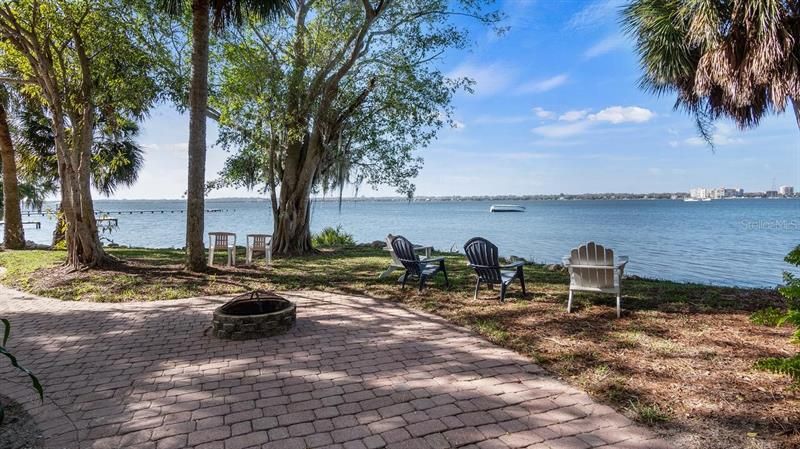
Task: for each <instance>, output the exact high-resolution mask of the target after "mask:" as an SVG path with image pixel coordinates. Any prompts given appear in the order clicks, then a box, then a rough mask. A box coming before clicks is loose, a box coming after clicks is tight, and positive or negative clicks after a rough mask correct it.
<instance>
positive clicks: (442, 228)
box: [25, 200, 800, 287]
mask: <svg viewBox="0 0 800 449" xmlns="http://www.w3.org/2000/svg"><path fill="white" fill-rule="evenodd" d="M518 204H522V205H524V206H526V207H527V212H525V213H506V214H492V213H489V206H490V205H491V203H490V202H482V201H474V202H414V203H408V202H405V201H396V202H382V201H374V202H373V201H369V202H346V203H344V204H343V205H342V210H341V213H340V212H339V208H338V205H337V204H336V203H333V202H317V203H315V204H314V206H313V219H312V230H313V231H315V232H316V231H319V230H320V229H322V228H324V227H326V226H336V225H342V227H343V228H344V229H345V230H346V231H347V232H350V233H352V234H353V235H354V237H355V238H356V240H357V241H359V242H371V241H373V240H382V239H383V238H384V237H385V236H386V234H387V233H393V234H402V235H404V236H406V237H408V238H409V239H410V240H411V241H413V242H415V243H424V244H429V245H433V246H434V247H436V248H437V249H444V250H449V249H451V248H452V249H455V250H459V251H461V250H462V245H463V244H464V242H466V241H467V240H468V239H469V238H471V237H475V236H483V237H486V238H488V239H490V240H491V241H493V242H494V243H495V244H497V245H498V246H499V247H500V251H501V254H502V255H505V256H509V255H516V256H520V257H524V258H526V259H529V260H531V259H532V260H535V261H537V262H546V263H556V262H560V261H561V257H562V256H563V255H565V254H567V253H568V252H569V250H570V249H571V248H573V247H574V246H576V245H578V244H580V243H582V242H585V241H588V240H594V241H596V242H598V243H603V244H606V245H607V246H610V247H612V248H614V249H615V250H616V253H617V254H620V255H628V256H630V258H631V263H630V264H629V265H628V267H629V268H628V270H627V272H628V273H631V274H637V275H640V276H646V277H652V278H661V279H670V280H676V281H692V282H699V283H705V284H718V285H738V286H753V287H774V286H775V285H777V284H779V283H781V273H782V272H783V271H784V270H786V269H789V266H788V265H787V264H786V263H784V262H783V257H784V256H785V255H786V253H787V252H789V250H790V249H791V248H793V247H794V246H795V245H797V244H798V243H800V201H798V200H724V201H713V202H704V203H700V202H697V203H686V202H682V201H532V202H521V203H518ZM207 208H209V209H222V212H216V213H208V214H206V229H207V231H216V230H220V231H221V230H224V231H231V232H236V233H237V234H238V236H239V242H240V243H241V242H243V241H244V238H245V235H246V234H247V233H259V232H260V233H271V232H272V215H271V213H270V211H269V203H268V202H267V201H255V200H209V201H208V202H207ZM96 209H97V210H106V211H123V210H151V209H159V210H161V209H164V210H183V209H184V202H183V201H180V200H175V201H97V202H96ZM113 216H114V217H117V218H118V219H119V228H117V229H115V230H114V231H113V232H111V233H110V234H105V236H106V237H107V238H109V239H110V240H113V241H114V242H116V243H119V244H124V245H132V246H144V247H178V248H179V247H182V246H183V244H184V237H183V235H184V220H185V215H184V214H182V213H165V214H160V213H157V214H149V213H148V214H143V215H139V214H135V215H127V214H113ZM25 219H26V220H27V219H30V220H36V221H42V229H41V230H35V229H32V228H30V227H29V228H27V229H26V237H27V238H28V239H29V240H34V241H36V242H38V243H49V241H50V234H51V232H52V229H53V221H52V219H51V218H49V217H41V216H39V217H35V218H34V217H31V218H27V217H25Z"/></svg>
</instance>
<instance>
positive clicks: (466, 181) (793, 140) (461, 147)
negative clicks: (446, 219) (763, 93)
mask: <svg viewBox="0 0 800 449" xmlns="http://www.w3.org/2000/svg"><path fill="white" fill-rule="evenodd" d="M623 3H624V2H623V1H621V0H594V1H586V2H582V1H569V0H565V1H557V2H543V1H535V0H505V1H500V2H499V5H500V6H501V9H502V10H503V11H505V13H506V14H507V19H506V23H505V24H506V25H508V26H509V27H510V31H509V32H507V33H506V34H505V35H503V36H496V35H494V34H491V33H488V32H485V31H483V32H480V31H479V32H476V34H475V35H474V36H473V37H474V39H475V41H476V44H475V46H474V47H473V48H471V49H470V50H469V51H461V52H451V54H448V55H445V57H444V59H443V60H442V62H441V70H442V72H443V73H446V74H449V75H451V76H468V77H470V78H472V79H474V80H475V81H476V85H475V86H474V90H475V92H474V94H467V93H460V94H457V95H456V97H455V98H454V102H453V106H454V111H455V114H454V120H455V125H456V126H455V127H454V128H445V129H442V131H441V132H440V133H439V137H438V139H437V140H436V141H435V142H433V143H432V144H431V146H430V147H429V148H426V149H421V150H419V152H418V155H419V156H422V157H423V158H424V159H425V164H424V166H423V168H422V170H421V171H420V175H419V176H418V177H417V178H416V179H415V181H414V182H415V184H416V186H417V190H416V195H417V196H491V195H548V194H559V193H567V194H581V193H651V192H688V191H689V189H691V188H693V187H698V186H708V187H720V186H726V187H736V188H743V189H745V190H746V191H765V190H770V189H771V186H772V185H773V183H774V184H775V187H778V186H781V185H793V186H800V146H798V143H800V141H798V129H797V125H796V123H795V121H794V120H793V117H792V114H783V115H781V116H774V117H769V118H767V119H766V120H764V121H763V122H762V124H761V125H760V126H759V127H758V128H757V129H754V130H750V131H745V132H742V131H739V130H737V129H736V128H735V127H734V126H732V125H731V124H730V123H728V122H720V123H718V125H717V129H716V132H715V136H714V140H715V144H716V150H715V151H713V152H712V150H711V149H710V148H709V147H708V146H707V145H706V144H705V143H704V142H703V141H702V139H700V138H699V137H698V135H697V132H696V130H695V127H694V122H693V119H692V118H691V117H690V116H688V115H686V114H684V113H682V112H680V111H674V110H673V108H672V104H673V98H671V97H669V96H664V97H661V98H659V97H655V96H653V95H651V94H650V93H647V92H644V91H642V90H640V89H639V87H638V77H639V75H640V70H639V67H638V62H637V59H636V55H635V54H634V52H633V48H632V43H631V42H630V40H629V39H628V38H627V37H626V36H623V35H622V34H621V30H620V27H619V25H618V24H617V19H618V15H617V11H618V8H619V6H620V5H621V4H623ZM208 124H209V136H208V141H209V144H213V142H214V141H215V140H216V135H217V132H216V131H217V129H216V124H215V123H214V122H213V121H209V123H208ZM187 136H188V117H187V116H185V115H184V116H182V115H180V114H178V113H177V112H176V111H175V109H174V108H172V107H171V106H167V105H160V106H159V107H157V108H156V109H155V110H154V111H153V112H152V114H151V116H150V117H149V118H148V119H147V120H146V121H145V122H144V123H142V133H141V136H140V138H139V142H140V144H141V145H142V146H143V147H144V149H145V153H146V154H145V158H146V160H145V165H144V168H143V170H142V171H141V174H140V177H139V181H138V182H137V183H136V184H135V185H134V186H132V187H130V188H120V189H119V190H118V192H117V193H116V194H115V195H114V198H117V199H170V198H171V199H180V198H182V195H183V193H184V191H185V190H186V166H187V162H186V161H187V154H186V141H187V140H188V137H187ZM226 157H227V153H225V152H224V151H222V150H221V149H220V148H218V147H214V146H213V145H210V146H209V151H208V162H207V169H206V177H207V179H208V180H211V179H214V178H215V177H216V174H217V172H218V171H219V170H220V169H221V168H222V166H223V164H224V161H225V158H226ZM354 191H355V189H354V188H353V187H348V188H346V189H345V195H346V196H352V194H353V193H354ZM358 192H359V196H364V197H388V196H397V194H396V193H395V192H394V191H393V189H391V188H387V187H380V188H378V189H373V188H372V187H370V186H368V185H362V186H360V187H359V189H358ZM260 196H264V195H260V194H258V193H257V192H255V191H253V192H248V191H246V190H244V189H220V190H215V191H212V192H211V193H210V195H209V198H221V197H260ZM96 198H98V199H102V198H103V197H100V196H97V197H96Z"/></svg>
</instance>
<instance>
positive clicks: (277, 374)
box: [0, 289, 669, 449]
mask: <svg viewBox="0 0 800 449" xmlns="http://www.w3.org/2000/svg"><path fill="white" fill-rule="evenodd" d="M286 296H287V297H289V298H290V299H292V300H294V301H296V302H297V303H298V323H297V326H296V327H295V329H294V330H293V331H292V332H290V333H289V334H286V335H283V336H280V337H275V338H270V339H264V340H255V341H245V342H230V341H222V340H218V339H216V338H214V337H212V336H210V332H208V328H209V325H210V316H211V311H212V310H213V309H214V307H216V306H218V305H219V304H221V303H222V302H223V299H220V298H196V299H187V300H178V301H165V302H156V303H125V304H98V303H85V302H63V301H55V300H50V299H42V298H34V297H31V296H28V295H24V294H22V293H18V292H15V291H13V290H8V289H0V316H3V317H7V318H10V319H11V321H12V323H13V326H14V330H13V332H12V339H11V341H10V347H11V349H12V350H13V351H15V352H16V353H17V354H18V355H19V357H20V360H21V361H22V362H23V363H24V364H25V365H26V366H28V367H29V368H31V369H32V370H33V371H34V372H35V373H36V374H38V375H39V376H40V378H41V379H42V383H43V384H44V386H45V390H46V392H47V398H48V399H47V400H46V401H45V402H44V403H43V404H41V403H39V402H38V401H37V400H34V399H33V395H32V393H31V391H30V389H29V388H28V387H26V386H25V383H24V381H25V379H24V378H23V377H21V376H19V375H17V374H16V373H13V374H12V371H11V370H10V369H8V364H7V363H2V364H0V367H2V368H0V392H2V393H3V394H6V395H10V396H11V397H13V398H15V399H17V400H20V401H24V402H25V403H26V406H27V407H28V408H29V410H30V411H31V412H32V413H33V414H34V416H35V418H36V420H37V423H38V425H39V427H40V428H41V429H42V430H43V432H44V435H45V444H46V445H47V447H49V448H73V447H80V448H89V447H91V448H130V449H139V448H155V449H168V448H189V447H193V448H197V449H215V448H218V449H242V448H263V449H303V448H318V447H319V448H322V447H324V448H338V449H364V448H369V449H372V448H380V447H387V448H411V449H414V448H420V449H436V448H448V447H464V448H471V449H475V448H479V449H489V448H507V447H510V448H519V447H528V448H588V447H617V448H648V449H650V448H652V449H656V448H666V447H669V445H668V444H666V443H665V442H664V441H661V440H658V439H657V438H656V437H655V435H654V434H652V433H651V432H650V431H648V430H646V429H643V428H641V427H639V426H636V425H634V424H633V423H632V422H631V421H629V420H628V419H627V418H625V417H624V416H622V415H620V414H618V413H616V412H615V411H614V410H613V409H611V408H609V407H606V406H603V405H599V404H596V403H594V402H593V401H592V400H591V399H590V398H589V397H588V396H587V395H586V394H585V393H583V392H581V391H579V390H576V389H575V388H572V387H569V386H567V385H565V384H563V383H561V382H558V381H557V380H554V379H553V378H551V377H550V376H548V375H547V374H545V373H544V372H543V371H542V370H541V368H539V366H537V365H535V364H533V363H531V361H530V360H528V359H527V358H525V357H523V356H520V355H518V354H516V353H514V352H512V351H508V350H505V349H502V348H499V347H497V346H495V345H493V344H491V343H488V342H487V341H485V340H483V339H482V338H480V337H478V336H476V335H474V334H472V333H471V332H469V331H467V330H465V329H462V328H459V327H455V326H452V325H450V324H448V323H447V322H445V321H444V320H442V319H440V318H437V317H435V316H432V315H429V314H425V313H420V312H416V311H411V310H408V309H405V308H402V307H400V306H397V305H395V304H392V303H389V302H384V301H375V300H372V299H368V298H362V297H354V296H344V295H333V294H325V293H317V292H303V293H297V294H287V295H286Z"/></svg>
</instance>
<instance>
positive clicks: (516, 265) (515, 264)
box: [500, 260, 525, 268]
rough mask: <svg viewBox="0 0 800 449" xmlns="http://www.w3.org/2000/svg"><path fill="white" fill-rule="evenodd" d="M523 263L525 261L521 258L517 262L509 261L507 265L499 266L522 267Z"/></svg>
mask: <svg viewBox="0 0 800 449" xmlns="http://www.w3.org/2000/svg"><path fill="white" fill-rule="evenodd" d="M524 265H525V262H524V261H522V260H519V261H517V262H514V263H510V264H508V265H500V268H519V267H522V266H524Z"/></svg>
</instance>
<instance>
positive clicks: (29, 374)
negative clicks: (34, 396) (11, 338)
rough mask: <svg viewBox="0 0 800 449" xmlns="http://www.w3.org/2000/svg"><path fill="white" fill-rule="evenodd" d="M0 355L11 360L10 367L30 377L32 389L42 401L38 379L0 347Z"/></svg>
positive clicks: (42, 392) (42, 396)
mask: <svg viewBox="0 0 800 449" xmlns="http://www.w3.org/2000/svg"><path fill="white" fill-rule="evenodd" d="M0 354H2V355H4V356H6V357H8V359H9V360H11V365H12V366H14V367H15V368H17V369H18V370H20V371H22V372H24V373H25V374H27V375H28V377H30V379H31V383H32V384H33V388H34V389H35V390H36V392H37V393H39V399H40V400H42V401H44V388H42V384H41V383H40V382H39V378H37V377H36V375H34V374H33V373H32V372H31V371H30V370H29V369H28V368H25V367H24V366H21V365H20V364H19V363H18V362H17V358H16V357H14V355H13V354H11V353H10V352H8V351H7V350H6V348H4V347H2V346H0Z"/></svg>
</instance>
